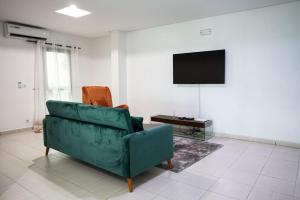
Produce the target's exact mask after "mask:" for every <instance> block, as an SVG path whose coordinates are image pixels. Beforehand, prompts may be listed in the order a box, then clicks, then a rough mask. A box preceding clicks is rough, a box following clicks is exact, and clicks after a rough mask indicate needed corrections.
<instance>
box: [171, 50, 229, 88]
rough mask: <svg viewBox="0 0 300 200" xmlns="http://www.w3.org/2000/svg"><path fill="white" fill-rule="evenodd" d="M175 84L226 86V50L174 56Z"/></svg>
mask: <svg viewBox="0 0 300 200" xmlns="http://www.w3.org/2000/svg"><path fill="white" fill-rule="evenodd" d="M173 83H174V84H224V83H225V50H224V49H223V50H215V51H203V52H194V53H181V54H173Z"/></svg>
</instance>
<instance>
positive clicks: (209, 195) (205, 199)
mask: <svg viewBox="0 0 300 200" xmlns="http://www.w3.org/2000/svg"><path fill="white" fill-rule="evenodd" d="M200 200H234V199H232V198H229V197H225V196H223V195H220V194H216V193H213V192H206V193H205V194H204V195H203V196H202V197H201V198H200Z"/></svg>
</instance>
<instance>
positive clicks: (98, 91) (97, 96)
mask: <svg viewBox="0 0 300 200" xmlns="http://www.w3.org/2000/svg"><path fill="white" fill-rule="evenodd" d="M82 102H83V103H84V104H91V105H101V106H106V107H112V106H113V104H112V97H111V93H110V90H109V88H108V87H102V86H84V87H82Z"/></svg>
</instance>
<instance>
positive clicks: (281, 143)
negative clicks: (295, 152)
mask: <svg viewBox="0 0 300 200" xmlns="http://www.w3.org/2000/svg"><path fill="white" fill-rule="evenodd" d="M215 136H217V137H224V138H231V139H237V140H245V141H249V142H259V143H264V144H273V145H279V146H286V147H293V148H300V143H294V142H288V141H282V140H272V139H266V138H257V137H250V136H242V135H235V134H228V133H215Z"/></svg>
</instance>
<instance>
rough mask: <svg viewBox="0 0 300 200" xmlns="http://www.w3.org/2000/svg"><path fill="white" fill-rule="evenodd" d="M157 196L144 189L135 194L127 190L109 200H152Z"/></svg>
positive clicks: (135, 191)
mask: <svg viewBox="0 0 300 200" xmlns="http://www.w3.org/2000/svg"><path fill="white" fill-rule="evenodd" d="M155 196H156V194H154V193H151V192H148V191H146V190H143V189H135V190H134V192H128V191H126V190H124V191H122V192H119V194H115V195H113V197H110V198H109V200H141V199H143V200H150V199H153V198H154V197H155Z"/></svg>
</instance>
